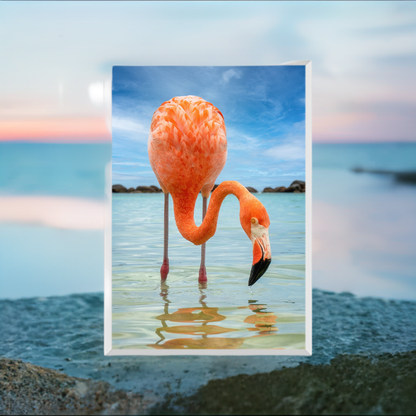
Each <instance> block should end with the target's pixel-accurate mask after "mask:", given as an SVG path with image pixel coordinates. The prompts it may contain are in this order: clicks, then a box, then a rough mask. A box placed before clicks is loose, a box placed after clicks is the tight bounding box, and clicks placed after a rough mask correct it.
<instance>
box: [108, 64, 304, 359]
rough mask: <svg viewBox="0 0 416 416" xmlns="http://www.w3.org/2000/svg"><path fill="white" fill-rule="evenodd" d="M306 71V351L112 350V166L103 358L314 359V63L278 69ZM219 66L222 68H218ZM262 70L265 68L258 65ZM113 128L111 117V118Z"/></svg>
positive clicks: (110, 174)
mask: <svg viewBox="0 0 416 416" xmlns="http://www.w3.org/2000/svg"><path fill="white" fill-rule="evenodd" d="M283 65H285V66H304V67H305V182H306V184H307V191H306V193H305V204H306V207H305V348H304V349H287V350H274V349H232V350H230V349H215V350H211V349H209V350H208V349H206V350H185V349H183V350H182V349H177V350H173V349H172V350H171V349H169V350H159V349H157V350H156V349H155V350H153V349H152V350H148V349H113V348H112V244H111V239H112V220H111V219H112V189H111V183H112V181H111V177H112V172H111V162H109V163H108V164H107V166H106V169H105V178H106V200H105V208H104V355H107V356H122V355H232V356H244V355H246V356H247V355H300V356H310V355H312V62H311V61H291V62H287V63H284V64H279V65H276V66H283ZM219 66H220V65H219ZM259 66H263V65H259ZM109 122H110V126H111V117H110V120H109Z"/></svg>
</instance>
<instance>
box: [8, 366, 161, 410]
mask: <svg viewBox="0 0 416 416" xmlns="http://www.w3.org/2000/svg"><path fill="white" fill-rule="evenodd" d="M150 404H153V402H152V403H150V402H149V401H146V400H144V399H143V398H142V396H141V395H139V394H137V393H131V392H125V391H120V390H115V389H114V388H113V387H111V385H110V384H108V383H107V382H105V381H93V380H86V379H80V378H75V377H69V376H67V375H65V374H62V373H60V372H58V371H54V370H50V369H47V368H43V367H38V366H36V365H32V364H28V363H23V362H22V361H20V360H10V359H6V358H0V414H2V415H28V414H29V415H50V414H52V415H53V414H59V415H62V414H72V415H86V414H88V415H95V414H100V415H130V414H145V412H146V410H145V409H146V408H147V406H148V405H150Z"/></svg>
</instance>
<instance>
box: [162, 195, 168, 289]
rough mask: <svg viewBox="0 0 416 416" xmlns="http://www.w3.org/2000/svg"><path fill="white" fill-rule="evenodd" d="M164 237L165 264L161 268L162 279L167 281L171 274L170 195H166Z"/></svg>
mask: <svg viewBox="0 0 416 416" xmlns="http://www.w3.org/2000/svg"><path fill="white" fill-rule="evenodd" d="M164 227H165V229H164V236H163V264H162V267H161V268H160V277H161V278H162V281H165V280H166V278H167V277H168V273H169V258H168V240H169V194H165V219H164Z"/></svg>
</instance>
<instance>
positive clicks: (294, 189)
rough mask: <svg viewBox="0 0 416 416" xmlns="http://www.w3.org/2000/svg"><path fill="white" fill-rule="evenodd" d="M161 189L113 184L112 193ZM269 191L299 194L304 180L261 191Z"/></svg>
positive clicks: (145, 192) (254, 192) (250, 188)
mask: <svg viewBox="0 0 416 416" xmlns="http://www.w3.org/2000/svg"><path fill="white" fill-rule="evenodd" d="M217 188H218V185H217V184H215V185H214V187H213V188H212V191H211V192H213V191H214V190H215V189H217ZM246 188H247V190H248V191H249V192H251V193H252V194H256V193H258V191H257V189H255V188H253V187H251V186H247V187H246ZM161 192H162V190H161V189H160V188H158V187H157V186H155V185H152V186H138V187H137V188H126V187H125V186H123V185H120V184H117V185H113V193H114V194H155V193H161ZM271 192H274V193H276V192H286V193H294V194H300V193H304V192H305V182H304V181H293V182H292V183H291V184H290V186H289V187H288V188H286V187H285V186H278V187H276V188H270V187H267V188H264V189H263V193H271Z"/></svg>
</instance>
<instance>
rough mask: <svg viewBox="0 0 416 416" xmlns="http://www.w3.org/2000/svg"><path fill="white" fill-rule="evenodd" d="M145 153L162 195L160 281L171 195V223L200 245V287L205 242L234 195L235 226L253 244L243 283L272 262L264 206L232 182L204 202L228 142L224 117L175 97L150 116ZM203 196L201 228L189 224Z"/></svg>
mask: <svg viewBox="0 0 416 416" xmlns="http://www.w3.org/2000/svg"><path fill="white" fill-rule="evenodd" d="M148 152H149V160H150V165H151V167H152V169H153V171H154V173H155V175H156V178H157V180H158V182H159V184H160V187H161V188H162V191H163V193H164V194H165V197H164V198H165V201H164V202H165V204H164V253H163V263H162V267H161V269H160V274H161V279H162V281H165V280H166V278H167V276H168V273H169V258H168V220H169V216H168V208H169V194H171V195H172V200H173V208H174V214H175V220H176V225H177V227H178V229H179V232H180V233H181V234H182V236H183V237H184V238H185V239H187V240H189V241H190V242H192V243H193V244H195V245H202V247H201V266H200V269H199V279H198V281H199V283H201V284H204V283H206V282H207V273H206V267H205V250H206V247H205V243H206V241H207V240H209V239H210V238H211V237H212V236H213V235H214V234H215V231H216V228H217V221H218V214H219V210H220V207H221V204H222V201H223V200H224V198H225V197H226V196H227V195H229V194H233V195H235V196H236V197H237V198H238V200H239V202H240V223H241V226H242V228H243V230H244V231H245V233H246V234H247V236H248V238H249V239H250V240H251V241H252V244H253V265H252V268H251V272H250V277H249V281H248V285H249V286H252V285H253V284H254V283H256V282H257V281H258V280H259V279H260V277H261V276H262V275H263V274H264V273H265V272H266V270H267V268H268V267H269V265H270V262H271V249H270V242H269V232H268V229H269V226H270V220H269V216H268V214H267V211H266V209H265V208H264V206H263V204H262V203H261V202H260V201H259V200H258V199H257V198H256V197H255V196H254V195H252V194H251V193H250V192H249V191H248V190H247V189H246V188H245V187H244V186H243V185H241V184H240V183H239V182H236V181H225V182H222V183H221V184H220V185H219V186H218V187H217V188H216V189H215V190H214V192H213V193H212V195H211V200H210V203H209V207H208V210H207V200H208V197H209V195H210V192H211V190H212V188H213V187H214V184H215V180H216V178H217V177H218V175H219V174H220V172H221V170H222V169H223V167H224V165H225V161H226V158H227V139H226V130H225V124H224V117H223V115H222V114H221V112H220V111H219V110H218V109H217V108H216V107H215V106H214V105H213V104H211V103H209V102H207V101H205V100H204V99H202V98H200V97H196V96H192V95H190V96H184V97H174V98H172V99H171V100H169V101H166V102H164V103H163V104H162V105H161V106H160V107H159V108H158V109H157V110H156V111H155V113H154V114H153V118H152V122H151V126H150V133H149V140H148ZM199 192H201V193H202V198H203V209H202V220H203V221H202V224H201V225H200V226H199V227H198V226H196V224H195V221H194V209H195V203H196V200H197V197H198V194H199Z"/></svg>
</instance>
